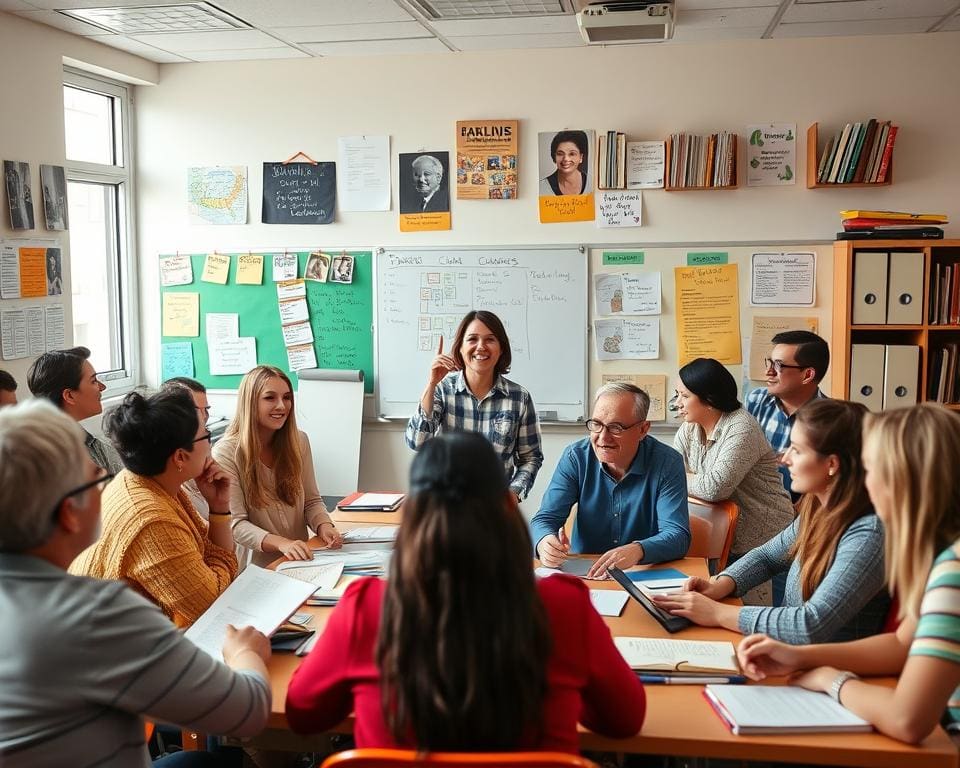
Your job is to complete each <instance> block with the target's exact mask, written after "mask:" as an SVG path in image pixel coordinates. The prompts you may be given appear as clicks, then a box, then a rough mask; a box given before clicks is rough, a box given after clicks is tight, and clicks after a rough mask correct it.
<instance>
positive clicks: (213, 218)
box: [187, 165, 247, 224]
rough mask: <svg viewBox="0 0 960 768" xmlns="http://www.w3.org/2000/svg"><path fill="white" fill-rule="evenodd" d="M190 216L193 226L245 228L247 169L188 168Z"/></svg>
mask: <svg viewBox="0 0 960 768" xmlns="http://www.w3.org/2000/svg"><path fill="white" fill-rule="evenodd" d="M187 213H188V214H189V216H190V223H191V224H246V223H247V167H246V166H245V165H214V166H200V167H195V168H187Z"/></svg>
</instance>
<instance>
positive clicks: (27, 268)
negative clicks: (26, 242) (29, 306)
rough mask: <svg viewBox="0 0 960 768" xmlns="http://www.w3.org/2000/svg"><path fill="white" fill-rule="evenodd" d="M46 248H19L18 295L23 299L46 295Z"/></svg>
mask: <svg viewBox="0 0 960 768" xmlns="http://www.w3.org/2000/svg"><path fill="white" fill-rule="evenodd" d="M46 256H47V249H46V248H34V247H27V246H24V247H21V248H20V295H21V296H22V297H23V298H25V299H30V298H37V297H40V296H46V295H47V265H46Z"/></svg>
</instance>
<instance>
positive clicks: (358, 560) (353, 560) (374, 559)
mask: <svg viewBox="0 0 960 768" xmlns="http://www.w3.org/2000/svg"><path fill="white" fill-rule="evenodd" d="M325 563H342V564H343V573H344V574H351V575H355V576H383V575H385V574H386V572H387V565H388V564H389V563H390V552H389V551H388V550H381V549H373V550H365V551H359V552H358V551H355V550H351V549H350V545H349V544H348V545H345V546H344V547H343V549H315V550H314V551H313V564H314V565H322V564H325Z"/></svg>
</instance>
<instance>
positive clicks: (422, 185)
mask: <svg viewBox="0 0 960 768" xmlns="http://www.w3.org/2000/svg"><path fill="white" fill-rule="evenodd" d="M399 162H400V231H401V232H430V231H436V230H444V229H450V179H449V176H448V173H447V171H448V169H449V167H450V153H449V152H408V153H402V154H401V155H400V158H399Z"/></svg>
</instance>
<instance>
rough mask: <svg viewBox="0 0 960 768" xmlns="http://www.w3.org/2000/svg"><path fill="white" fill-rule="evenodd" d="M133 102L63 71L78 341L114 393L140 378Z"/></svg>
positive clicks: (122, 91) (117, 89) (122, 89)
mask: <svg viewBox="0 0 960 768" xmlns="http://www.w3.org/2000/svg"><path fill="white" fill-rule="evenodd" d="M130 101H131V100H130V94H129V91H128V89H127V87H126V86H125V85H123V84H121V83H115V82H112V81H109V80H100V79H97V78H93V77H91V76H89V75H85V74H79V73H76V72H72V71H69V70H68V71H67V72H65V74H64V85H63V118H64V129H65V130H64V134H65V139H66V156H67V200H68V207H69V221H70V277H71V281H70V282H71V285H72V293H73V339H74V344H77V345H81V346H84V347H89V348H90V351H91V356H90V362H91V363H92V364H93V367H94V368H95V369H96V371H97V373H98V374H99V376H100V380H101V381H102V382H103V383H104V384H106V386H107V390H108V393H112V394H119V393H121V392H123V391H126V390H129V389H131V388H132V387H134V386H136V384H137V383H138V378H139V361H138V354H137V348H138V342H137V339H138V337H139V328H138V325H139V324H138V321H137V314H138V313H137V294H136V290H137V282H138V281H137V269H136V261H135V258H134V255H133V254H134V249H133V247H132V243H133V231H132V225H131V222H132V215H131V214H132V210H133V169H132V167H131V165H132V164H131V158H132V154H131V151H130Z"/></svg>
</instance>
